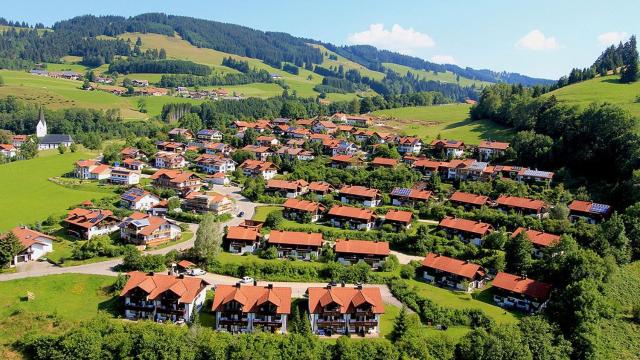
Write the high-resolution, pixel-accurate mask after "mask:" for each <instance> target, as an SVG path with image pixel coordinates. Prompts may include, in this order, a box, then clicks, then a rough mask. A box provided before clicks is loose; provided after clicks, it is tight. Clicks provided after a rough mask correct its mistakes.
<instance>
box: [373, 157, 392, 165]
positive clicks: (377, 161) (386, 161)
mask: <svg viewBox="0 0 640 360" xmlns="http://www.w3.org/2000/svg"><path fill="white" fill-rule="evenodd" d="M371 165H380V166H396V165H398V160H396V159H388V158H383V157H377V158H375V159H373V161H371Z"/></svg>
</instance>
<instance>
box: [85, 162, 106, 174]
mask: <svg viewBox="0 0 640 360" xmlns="http://www.w3.org/2000/svg"><path fill="white" fill-rule="evenodd" d="M110 170H111V166H109V165H104V164H101V165H98V166H96V167H95V168H93V170H91V171H90V172H91V173H92V174H102V173H105V172H107V171H110Z"/></svg>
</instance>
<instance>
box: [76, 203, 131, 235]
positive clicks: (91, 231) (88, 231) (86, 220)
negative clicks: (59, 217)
mask: <svg viewBox="0 0 640 360" xmlns="http://www.w3.org/2000/svg"><path fill="white" fill-rule="evenodd" d="M64 223H65V225H66V227H67V231H68V232H69V234H71V235H73V236H76V237H78V238H81V239H86V240H91V238H92V237H94V236H97V235H108V234H111V233H112V232H115V231H117V230H118V224H119V223H120V219H118V218H117V217H115V216H113V213H112V212H111V210H100V209H92V210H89V209H81V208H75V209H73V210H71V211H69V213H68V214H67V218H66V219H64Z"/></svg>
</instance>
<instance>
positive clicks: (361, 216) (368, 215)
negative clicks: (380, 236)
mask: <svg viewBox="0 0 640 360" xmlns="http://www.w3.org/2000/svg"><path fill="white" fill-rule="evenodd" d="M328 216H329V218H330V221H331V226H334V227H338V228H346V229H351V230H371V229H373V226H374V225H375V219H376V217H375V215H374V214H373V211H372V210H369V209H360V208H355V207H350V206H341V205H334V206H333V207H332V208H331V210H329V213H328Z"/></svg>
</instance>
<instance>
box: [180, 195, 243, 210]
mask: <svg viewBox="0 0 640 360" xmlns="http://www.w3.org/2000/svg"><path fill="white" fill-rule="evenodd" d="M182 206H183V207H184V209H185V210H187V211H193V212H196V213H200V214H203V213H207V212H210V213H213V214H215V215H223V214H231V213H232V212H233V211H234V210H235V209H236V206H235V204H234V203H233V201H231V199H229V198H228V197H227V196H224V195H222V194H219V193H217V192H214V191H208V192H205V193H202V192H197V191H192V192H190V193H189V194H187V196H185V197H184V202H183V203H182Z"/></svg>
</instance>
